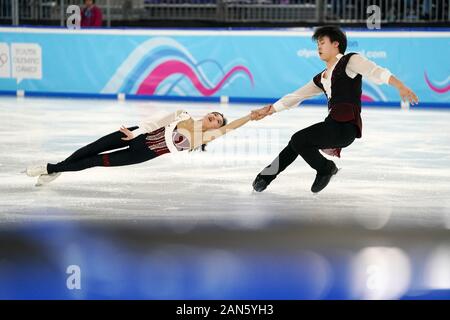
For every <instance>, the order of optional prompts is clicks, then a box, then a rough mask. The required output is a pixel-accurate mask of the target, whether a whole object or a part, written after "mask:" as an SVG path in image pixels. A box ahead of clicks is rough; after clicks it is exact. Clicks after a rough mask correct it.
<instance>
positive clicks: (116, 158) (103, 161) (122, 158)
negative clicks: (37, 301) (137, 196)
mask: <svg viewBox="0 0 450 320" xmlns="http://www.w3.org/2000/svg"><path fill="white" fill-rule="evenodd" d="M136 139H140V138H136ZM156 156H157V154H156V153H155V152H153V151H152V150H150V149H148V147H147V146H146V145H145V143H144V142H142V145H141V144H139V147H137V146H133V145H132V146H130V147H129V148H127V149H124V150H118V151H114V152H110V153H103V154H96V155H93V156H90V157H84V158H81V159H78V160H72V161H63V162H60V163H57V164H51V163H49V164H48V165H47V171H48V173H49V174H52V173H55V172H65V171H80V170H84V169H87V168H92V167H118V166H127V165H131V164H136V163H141V162H144V161H147V160H150V159H153V158H155V157H156Z"/></svg>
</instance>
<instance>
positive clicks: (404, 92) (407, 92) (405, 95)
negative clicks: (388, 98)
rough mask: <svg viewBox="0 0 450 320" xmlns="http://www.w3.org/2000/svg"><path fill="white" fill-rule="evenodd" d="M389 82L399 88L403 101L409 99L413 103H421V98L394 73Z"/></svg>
mask: <svg viewBox="0 0 450 320" xmlns="http://www.w3.org/2000/svg"><path fill="white" fill-rule="evenodd" d="M389 84H390V85H391V86H393V87H395V88H396V89H397V90H398V93H399V94H400V97H401V98H402V100H403V101H409V103H411V104H418V103H419V98H418V97H417V96H416V94H415V93H414V92H413V91H412V90H411V89H410V88H408V87H407V86H405V85H404V84H403V82H401V81H400V80H399V79H397V78H396V77H394V76H393V75H392V76H391V77H390V78H389Z"/></svg>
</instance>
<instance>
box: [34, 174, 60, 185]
mask: <svg viewBox="0 0 450 320" xmlns="http://www.w3.org/2000/svg"><path fill="white" fill-rule="evenodd" d="M60 175H61V172H55V173H50V174H41V175H40V176H39V178H38V180H37V182H36V187H40V186H43V185H44V184H48V183H50V182H52V181H53V180H55V179H56V178H58V177H59V176H60Z"/></svg>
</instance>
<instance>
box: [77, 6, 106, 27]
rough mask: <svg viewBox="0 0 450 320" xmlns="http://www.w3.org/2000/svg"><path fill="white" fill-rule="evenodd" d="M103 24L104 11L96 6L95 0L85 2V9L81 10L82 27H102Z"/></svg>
mask: <svg viewBox="0 0 450 320" xmlns="http://www.w3.org/2000/svg"><path fill="white" fill-rule="evenodd" d="M102 23H103V17H102V10H101V9H100V8H99V7H97V6H96V5H95V0H84V8H83V9H82V10H81V27H82V28H83V27H101V26H102Z"/></svg>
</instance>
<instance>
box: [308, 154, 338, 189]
mask: <svg viewBox="0 0 450 320" xmlns="http://www.w3.org/2000/svg"><path fill="white" fill-rule="evenodd" d="M338 171H339V169H338V168H337V167H336V165H335V164H334V162H332V161H331V171H330V174H326V175H319V174H317V175H316V179H315V180H314V183H313V184H312V186H311V191H312V192H314V193H317V192H319V191H321V190H323V189H324V188H325V187H326V186H327V185H328V183H329V182H330V180H331V177H332V176H334V175H335V174H336V173H337V172H338Z"/></svg>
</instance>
